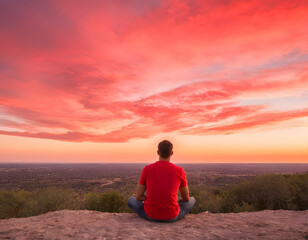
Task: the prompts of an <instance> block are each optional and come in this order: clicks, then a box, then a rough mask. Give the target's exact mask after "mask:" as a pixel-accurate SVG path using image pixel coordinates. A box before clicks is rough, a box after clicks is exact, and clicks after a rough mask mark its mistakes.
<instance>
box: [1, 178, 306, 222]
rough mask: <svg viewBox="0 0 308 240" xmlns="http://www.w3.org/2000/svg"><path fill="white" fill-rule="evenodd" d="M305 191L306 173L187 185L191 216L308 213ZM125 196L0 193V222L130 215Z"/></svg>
mask: <svg viewBox="0 0 308 240" xmlns="http://www.w3.org/2000/svg"><path fill="white" fill-rule="evenodd" d="M307 188H308V173H305V174H292V175H290V174H268V175H259V176H256V177H255V178H254V179H253V180H251V181H246V182H242V183H239V184H235V185H233V186H232V187H231V188H229V189H222V188H213V189H207V188H206V187H200V186H198V187H197V186H190V190H191V194H190V195H191V196H194V197H195V198H196V200H197V203H196V206H195V207H194V209H193V212H192V213H199V212H204V211H209V212H212V213H228V212H244V211H260V210H265V209H269V210H277V209H287V210H307V209H308V189H307ZM127 197H129V196H126V195H125V194H123V193H121V192H117V191H108V192H103V193H94V192H90V193H87V194H85V195H84V196H82V197H80V196H79V195H78V194H77V193H76V192H74V191H73V190H72V189H57V188H55V187H49V188H46V189H42V190H40V191H36V192H29V191H24V190H20V191H0V219H4V218H12V217H28V216H34V215H39V214H42V213H47V212H50V211H56V210H62V209H71V210H78V209H79V210H80V209H88V210H95V211H101V212H132V211H131V210H130V209H129V208H128V207H127V205H126V199H127Z"/></svg>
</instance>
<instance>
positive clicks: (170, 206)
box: [139, 161, 187, 219]
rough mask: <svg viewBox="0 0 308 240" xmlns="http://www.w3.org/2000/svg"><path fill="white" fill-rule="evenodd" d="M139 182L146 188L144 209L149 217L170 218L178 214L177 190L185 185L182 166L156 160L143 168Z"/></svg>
mask: <svg viewBox="0 0 308 240" xmlns="http://www.w3.org/2000/svg"><path fill="white" fill-rule="evenodd" d="M139 184H141V185H145V186H146V189H147V198H146V200H145V202H144V210H145V212H146V214H147V215H148V216H149V217H151V218H155V219H172V218H174V217H176V216H177V215H178V214H179V211H180V210H179V205H178V202H177V198H178V190H179V187H185V186H186V185H187V180H186V175H185V172H184V170H183V168H181V167H178V166H176V165H174V164H172V163H170V162H169V161H157V162H155V163H153V164H150V165H147V166H146V167H145V168H144V169H143V171H142V174H141V177H140V180H139Z"/></svg>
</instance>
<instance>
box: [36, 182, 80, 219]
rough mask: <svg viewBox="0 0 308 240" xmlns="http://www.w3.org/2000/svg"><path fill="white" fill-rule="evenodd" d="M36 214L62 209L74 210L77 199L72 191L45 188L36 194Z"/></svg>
mask: <svg viewBox="0 0 308 240" xmlns="http://www.w3.org/2000/svg"><path fill="white" fill-rule="evenodd" d="M36 200H37V206H38V213H39V214H41V213H46V212H50V211H56V210H62V209H76V208H77V206H78V205H77V199H76V198H74V196H73V191H72V190H69V189H56V188H54V187H50V188H46V189H43V190H41V191H39V192H38V193H37V194H36Z"/></svg>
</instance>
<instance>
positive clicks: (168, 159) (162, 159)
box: [159, 157, 170, 162]
mask: <svg viewBox="0 0 308 240" xmlns="http://www.w3.org/2000/svg"><path fill="white" fill-rule="evenodd" d="M159 161H164V162H170V157H167V158H161V157H159Z"/></svg>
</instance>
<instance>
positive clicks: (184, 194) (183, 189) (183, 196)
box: [179, 185, 189, 202]
mask: <svg viewBox="0 0 308 240" xmlns="http://www.w3.org/2000/svg"><path fill="white" fill-rule="evenodd" d="M179 190H180V193H181V200H180V202H188V201H189V190H188V185H186V187H180V188H179Z"/></svg>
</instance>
